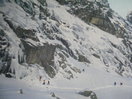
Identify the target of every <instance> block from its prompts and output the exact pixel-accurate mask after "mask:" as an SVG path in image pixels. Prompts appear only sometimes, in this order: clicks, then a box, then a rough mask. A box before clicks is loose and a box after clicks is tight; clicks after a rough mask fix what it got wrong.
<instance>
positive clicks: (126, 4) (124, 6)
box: [108, 0, 132, 18]
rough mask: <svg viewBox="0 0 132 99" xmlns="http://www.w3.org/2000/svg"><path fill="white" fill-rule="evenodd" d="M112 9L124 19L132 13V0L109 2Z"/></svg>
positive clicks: (112, 0)
mask: <svg viewBox="0 0 132 99" xmlns="http://www.w3.org/2000/svg"><path fill="white" fill-rule="evenodd" d="M108 1H109V4H110V7H111V8H112V9H113V10H114V11H116V12H117V13H118V14H119V15H121V16H123V17H124V18H125V17H126V15H127V14H128V12H130V11H132V0H108Z"/></svg>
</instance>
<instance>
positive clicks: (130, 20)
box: [126, 11, 132, 24]
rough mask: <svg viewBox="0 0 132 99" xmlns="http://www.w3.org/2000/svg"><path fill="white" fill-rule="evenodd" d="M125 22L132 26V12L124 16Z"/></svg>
mask: <svg viewBox="0 0 132 99" xmlns="http://www.w3.org/2000/svg"><path fill="white" fill-rule="evenodd" d="M126 18H127V20H128V21H129V22H130V23H131V24H132V11H131V12H130V13H128V15H127V16H126Z"/></svg>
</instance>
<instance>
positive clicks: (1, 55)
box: [0, 0, 132, 99]
mask: <svg viewBox="0 0 132 99" xmlns="http://www.w3.org/2000/svg"><path fill="white" fill-rule="evenodd" d="M88 1H89V0H88ZM90 1H91V2H92V0H90ZM101 1H102V0H101ZM101 1H100V2H101ZM100 2H98V3H100ZM69 9H71V8H70V7H69V6H67V5H60V4H59V3H58V2H57V1H56V0H12V1H10V0H1V1H0V73H1V74H5V76H7V77H14V78H18V79H22V80H24V81H26V82H27V83H28V84H29V85H34V86H35V85H36V86H37V87H42V88H43V86H42V85H41V84H42V82H40V81H39V80H38V79H39V77H40V76H42V79H50V81H51V85H52V86H51V87H52V88H53V89H52V88H51V89H52V90H53V91H54V87H57V88H58V87H60V89H61V88H63V89H66V88H67V87H69V88H70V87H71V88H73V89H74V88H75V89H77V90H79V89H80V88H81V89H80V90H82V89H84V88H88V89H91V90H94V88H96V87H104V86H105V87H107V86H109V85H112V84H113V83H114V82H115V81H117V82H118V83H120V82H124V84H125V85H127V86H131V76H132V63H131V62H132V60H131V58H132V56H131V51H132V49H131V41H132V40H131V32H130V31H131V30H132V28H131V25H129V23H128V24H127V22H126V21H125V20H124V19H122V18H121V19H120V18H119V16H118V15H117V14H116V13H114V12H113V13H112V16H114V17H112V18H111V19H110V20H109V21H110V22H111V23H116V22H117V23H118V22H120V26H121V25H123V26H124V25H126V24H127V25H128V26H126V27H122V28H123V29H125V32H124V35H123V36H121V37H119V36H116V35H113V34H111V33H108V32H105V31H103V30H101V29H99V28H100V27H99V28H98V27H97V26H94V25H93V24H91V23H92V22H91V23H90V24H87V22H84V21H82V20H81V19H80V18H79V17H77V16H75V15H73V14H71V13H70V12H69ZM125 35H126V36H125ZM129 77H130V78H129ZM129 88H131V87H129ZM129 88H128V89H129ZM126 89H127V88H126ZM45 90H46V87H45ZM47 90H48V89H47ZM58 90H59V88H58ZM80 90H79V91H80ZM104 90H105V88H104ZM110 90H111V89H110ZM115 90H116V89H115ZM72 92H73V91H72ZM97 93H98V91H97ZM58 94H59V93H58ZM61 95H62V94H61ZM64 96H65V95H64ZM64 96H63V97H64ZM75 96H76V95H75ZM77 96H78V95H77ZM74 98H75V97H74ZM66 99H70V98H69V97H67V98H66ZM71 99H73V98H72V97H71ZM80 99H82V98H80ZM100 99H101V98H100ZM113 99H114V98H113ZM115 99H116V98H115ZM128 99H129V98H128Z"/></svg>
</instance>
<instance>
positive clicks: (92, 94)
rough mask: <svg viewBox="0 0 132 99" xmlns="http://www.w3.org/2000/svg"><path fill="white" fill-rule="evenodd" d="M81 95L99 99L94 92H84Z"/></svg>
mask: <svg viewBox="0 0 132 99" xmlns="http://www.w3.org/2000/svg"><path fill="white" fill-rule="evenodd" d="M79 94H80V95H83V96H85V97H90V98H91V99H97V96H96V94H95V93H94V92H93V91H83V92H79Z"/></svg>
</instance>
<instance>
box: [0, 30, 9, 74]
mask: <svg viewBox="0 0 132 99" xmlns="http://www.w3.org/2000/svg"><path fill="white" fill-rule="evenodd" d="M0 46H1V47H0V65H1V66H0V67H1V68H0V73H8V72H10V65H11V56H10V54H9V46H10V44H9V41H8V39H7V38H6V35H5V32H4V31H3V30H0Z"/></svg>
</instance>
